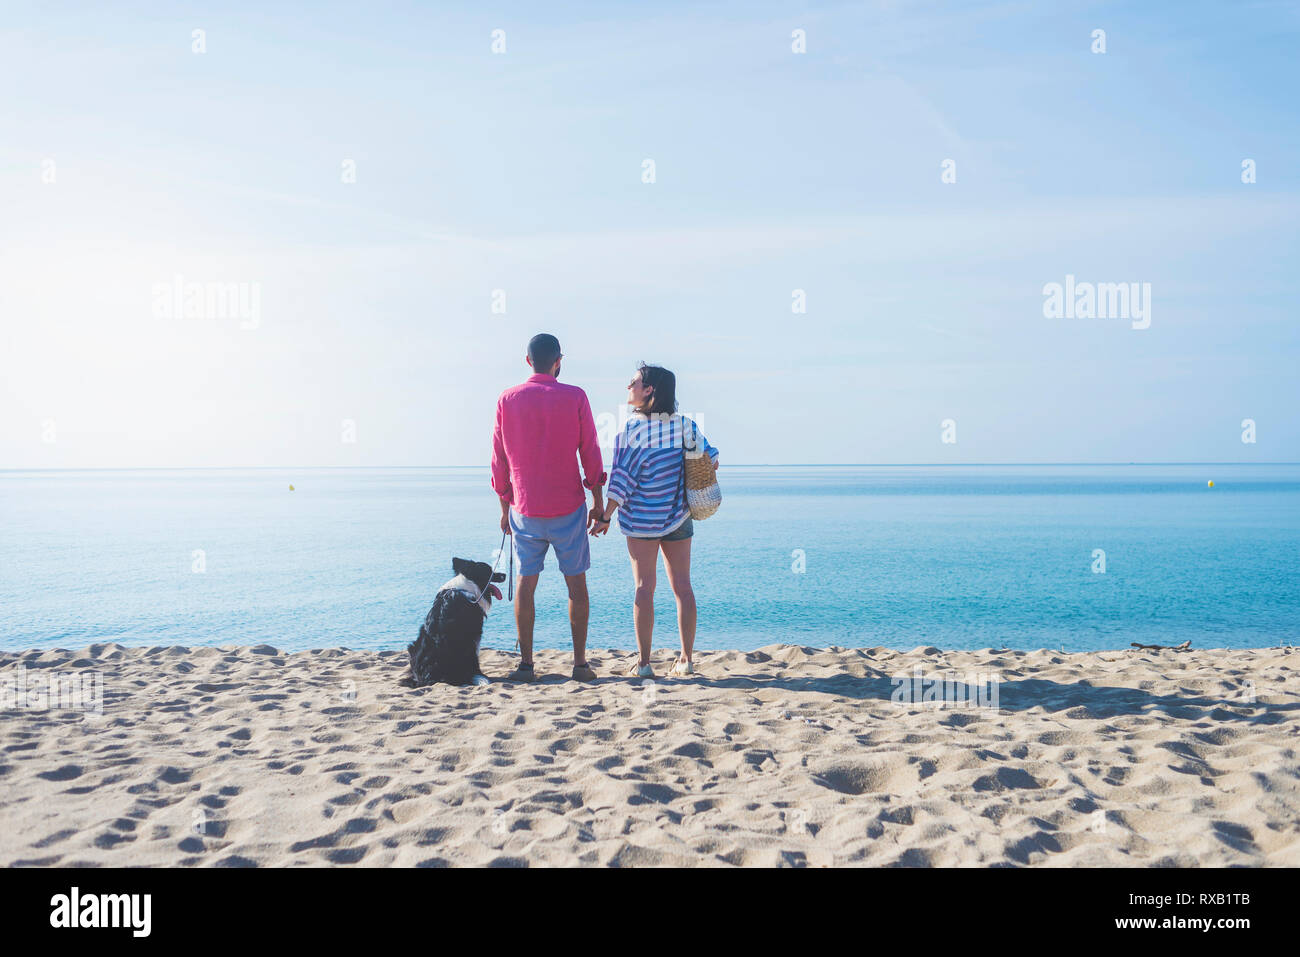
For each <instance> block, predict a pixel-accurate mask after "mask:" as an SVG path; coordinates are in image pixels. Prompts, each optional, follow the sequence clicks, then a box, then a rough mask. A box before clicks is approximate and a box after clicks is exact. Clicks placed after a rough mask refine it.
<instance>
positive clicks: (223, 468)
mask: <svg viewBox="0 0 1300 957" xmlns="http://www.w3.org/2000/svg"><path fill="white" fill-rule="evenodd" d="M1153 465H1161V466H1171V465H1172V466H1192V465H1300V462H1272V461H1270V462H1230V461H1220V462H1210V461H1206V462H740V463H728V466H727V467H728V468H733V469H734V468H742V469H743V468H748V469H755V468H796V469H822V468H825V469H834V468H988V467H991V466H999V467H1014V468H1054V467H1061V466H1082V467H1087V468H1105V467H1108V466H1153ZM490 468H491V466H489V465H90V466H76V465H73V466H45V467H37V468H0V473H5V472H251V471H267V472H270V471H280V472H286V471H302V472H308V471H322V470H325V469H354V470H358V469H373V470H387V471H392V470H395V469H420V470H426V471H427V470H430V469H484V470H490Z"/></svg>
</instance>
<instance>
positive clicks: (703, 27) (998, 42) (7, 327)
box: [0, 2, 1300, 468]
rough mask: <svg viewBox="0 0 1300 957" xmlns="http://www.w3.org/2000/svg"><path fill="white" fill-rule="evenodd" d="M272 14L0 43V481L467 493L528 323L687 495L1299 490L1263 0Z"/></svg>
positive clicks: (1282, 90) (1293, 239) (156, 13)
mask: <svg viewBox="0 0 1300 957" xmlns="http://www.w3.org/2000/svg"><path fill="white" fill-rule="evenodd" d="M277 6H278V7H281V9H277V10H265V9H262V8H261V5H258V4H243V3H231V4H223V5H221V6H220V7H213V6H207V5H197V4H185V3H179V4H119V5H114V7H113V9H112V11H111V12H110V11H106V10H103V9H101V8H100V7H99V5H93V4H85V5H77V4H60V5H57V7H52V6H50V5H44V4H36V3H31V4H28V3H9V4H7V5H6V8H7V11H8V14H7V16H6V17H5V22H4V24H3V26H2V27H0V82H3V83H4V85H5V88H6V89H7V90H9V91H11V92H10V95H8V96H6V97H5V98H4V99H3V100H2V101H0V131H3V135H2V136H0V208H2V209H3V210H4V215H3V217H0V323H2V325H0V377H2V378H3V381H4V390H3V394H0V413H2V414H0V467H10V468H42V467H133V466H256V465H349V464H358V465H465V464H485V463H486V461H487V456H488V452H489V430H490V426H491V416H492V409H493V404H494V400H495V397H496V395H497V393H498V392H499V391H500V390H501V389H502V388H504V387H506V386H507V385H509V384H511V383H513V382H515V381H518V380H519V379H520V378H522V376H523V375H524V374H525V373H526V371H527V370H526V369H525V368H524V367H523V365H522V358H521V357H522V353H523V347H524V344H525V342H526V341H527V339H528V337H529V336H530V335H531V334H532V333H534V332H537V331H543V330H545V331H550V332H554V333H555V334H557V335H558V336H559V337H560V339H561V341H562V343H563V345H564V349H565V353H566V360H565V366H564V371H563V378H565V379H566V380H568V381H571V382H575V383H577V384H579V385H582V386H583V387H584V388H586V389H587V391H588V394H589V395H590V397H591V400H592V405H593V408H595V410H596V411H597V413H603V414H605V415H607V416H608V417H609V419H610V420H612V419H613V418H614V417H615V416H616V415H617V412H618V407H619V403H620V402H621V401H622V398H623V395H624V392H623V386H624V385H625V383H626V382H627V380H628V378H629V377H630V375H631V372H632V371H633V369H634V366H635V363H636V362H637V361H638V360H640V359H646V360H649V361H652V362H660V363H662V364H665V365H667V366H668V367H670V368H672V369H674V370H675V371H676V372H677V373H678V375H679V381H680V384H679V390H678V391H679V398H680V399H681V403H682V407H683V410H684V411H687V412H690V413H692V414H695V415H697V416H698V417H699V419H700V421H701V424H702V426H703V428H704V430H705V432H706V434H708V436H709V438H710V440H711V441H712V442H713V443H714V444H715V445H717V446H718V447H719V448H720V449H721V451H722V455H723V460H724V462H726V461H729V462H733V463H765V462H1110V461H1296V460H1300V423H1298V422H1297V418H1296V414H1295V412H1296V408H1297V405H1298V403H1297V399H1298V398H1300V387H1297V385H1296V382H1297V378H1298V377H1297V375H1296V369H1297V366H1298V365H1300V363H1298V362H1297V360H1298V359H1300V331H1298V330H1300V325H1298V324H1297V292H1298V291H1300V279H1297V275H1300V269H1297V265H1300V256H1298V254H1300V243H1298V242H1297V236H1296V226H1295V224H1296V223H1297V222H1298V221H1300V193H1298V188H1300V124H1297V108H1296V102H1295V100H1296V97H1295V93H1296V90H1297V89H1298V88H1300V82H1298V81H1300V76H1298V73H1300V70H1298V69H1297V67H1296V65H1295V56H1294V50H1295V49H1296V48H1297V45H1298V44H1300V12H1298V7H1297V5H1296V4H1294V3H1235V4H1223V3H1195V2H1192V3H1141V4H1136V3H1134V4H1119V3H1069V2H1062V3H1050V4H1044V3H961V2H957V3H933V4H931V3H853V4H816V3H786V4H776V3H763V2H758V3H727V4H708V3H704V4H678V3H655V4H635V5H634V4H624V5H617V4H608V3H599V4H598V3H589V4H563V3H560V4H547V5H545V9H544V10H543V9H542V8H541V7H542V5H537V4H526V3H518V4H438V5H419V4H398V3H392V4H382V3H381V4H367V5H364V6H359V5H356V4H323V5H313V6H312V8H311V9H310V10H307V9H305V6H304V9H303V11H302V12H300V13H296V14H295V13H288V12H285V10H284V9H283V5H277ZM195 29H202V30H204V31H205V43H206V52H203V53H194V52H193V51H192V43H193V40H192V31H193V30H195ZM1096 29H1103V30H1105V32H1106V52H1105V53H1104V54H1099V53H1093V52H1092V51H1091V47H1092V45H1093V39H1092V32H1093V31H1094V30H1096ZM494 30H503V31H504V32H505V44H506V49H505V52H504V53H501V54H494V53H493V52H492V48H491V46H492V31H494ZM795 30H803V31H804V32H805V35H806V42H807V52H806V53H803V54H796V53H794V52H792V49H791V43H792V39H791V34H792V31H795ZM646 159H652V160H653V161H654V163H655V174H656V177H655V182H654V183H652V184H651V183H644V182H642V169H643V162H644V161H645V160H646ZM1246 159H1251V160H1254V161H1255V164H1256V175H1257V181H1256V182H1255V183H1252V184H1245V183H1243V182H1242V180H1241V171H1242V162H1243V160H1246ZM345 160H352V161H354V162H355V171H356V177H355V179H356V181H355V182H352V183H346V182H343V177H342V176H341V171H342V166H343V163H344V161H345ZM945 160H952V161H954V163H955V169H956V182H955V183H944V182H942V180H941V173H942V164H943V163H944V161H945ZM51 178H52V180H53V181H48V180H50V179H51ZM177 275H180V276H182V277H184V281H185V282H197V283H202V284H223V283H240V284H243V288H245V289H251V288H252V287H254V286H256V288H257V292H258V296H259V300H258V301H259V312H258V318H257V321H256V323H255V324H253V323H240V322H238V321H235V320H232V319H229V318H216V317H209V318H199V319H184V318H177V317H171V318H167V317H160V316H159V315H158V314H157V310H156V308H155V306H156V303H155V299H156V298H157V290H156V287H157V286H158V285H159V284H170V283H172V282H173V280H174V277H176V276H177ZM1067 275H1073V276H1075V277H1076V278H1077V280H1078V281H1080V282H1084V281H1091V282H1138V283H1150V285H1151V325H1150V327H1149V328H1147V329H1140V330H1138V329H1133V328H1131V325H1130V323H1129V322H1128V321H1126V320H1103V319H1054V318H1046V317H1045V316H1044V314H1043V299H1044V296H1043V287H1044V285H1045V284H1047V283H1052V282H1064V281H1065V277H1066V276H1067ZM796 289H801V290H804V293H805V295H806V301H807V311H806V313H802V314H799V313H793V312H792V311H791V303H792V294H793V291H794V290H796ZM493 290H503V291H504V296H505V300H504V301H505V312H504V314H501V313H494V312H493V310H492V303H493V298H492V297H493ZM242 326H250V327H248V328H243V327H242ZM1246 418H1250V419H1253V420H1254V421H1255V422H1256V429H1257V442H1256V443H1254V444H1244V443H1242V441H1241V433H1242V428H1241V422H1242V420H1243V419H1246ZM946 419H952V420H954V421H955V422H956V437H957V441H956V442H955V443H944V442H942V441H941V435H942V429H941V423H942V422H943V421H944V420H946ZM344 420H349V421H350V422H352V423H355V437H356V441H355V442H345V441H342V440H341V439H342V436H343V433H344V430H343V422H344Z"/></svg>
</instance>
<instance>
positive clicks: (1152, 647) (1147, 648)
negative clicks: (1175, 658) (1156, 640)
mask: <svg viewBox="0 0 1300 957" xmlns="http://www.w3.org/2000/svg"><path fill="white" fill-rule="evenodd" d="M1129 644H1130V645H1132V646H1133V647H1134V648H1141V649H1142V650H1143V651H1191V650H1192V643H1191V642H1190V641H1184V642H1183V643H1182V644H1181V645H1139V644H1138V643H1137V642H1136V641H1130V642H1129Z"/></svg>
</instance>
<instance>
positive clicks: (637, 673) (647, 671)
mask: <svg viewBox="0 0 1300 957" xmlns="http://www.w3.org/2000/svg"><path fill="white" fill-rule="evenodd" d="M654 676H655V672H654V669H653V668H651V667H650V666H649V665H643V664H641V663H640V661H639V660H638V661H634V662H633V663H632V667H631V668H629V669H627V672H626V673H625V674H624V675H623V677H625V678H653V677H654Z"/></svg>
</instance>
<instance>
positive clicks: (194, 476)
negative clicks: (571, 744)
mask: <svg viewBox="0 0 1300 957" xmlns="http://www.w3.org/2000/svg"><path fill="white" fill-rule="evenodd" d="M719 478H720V480H721V482H722V484H723V489H724V494H725V498H724V502H723V506H722V509H721V510H720V511H719V512H718V514H717V515H716V516H714V517H713V518H711V519H709V520H708V521H705V522H699V523H697V524H696V536H695V540H694V543H695V544H694V551H693V556H692V558H693V566H694V576H693V577H694V581H695V588H696V594H697V596H698V599H699V606H700V632H699V640H698V646H699V647H701V648H706V649H708V648H739V649H750V648H755V647H758V646H761V645H766V644H772V643H774V642H789V643H795V644H802V645H811V646H817V647H825V646H829V645H841V646H875V645H884V646H887V647H893V648H912V647H916V646H918V645H937V646H939V647H941V648H983V647H988V646H994V647H999V648H1000V647H1003V646H1009V647H1011V648H1024V649H1032V648H1042V647H1048V648H1064V649H1065V650H1067V651H1086V650H1095V649H1107V648H1120V647H1126V646H1127V645H1128V643H1129V642H1130V641H1141V642H1148V643H1151V642H1154V643H1161V644H1170V643H1178V642H1181V641H1184V640H1187V639H1191V641H1192V642H1193V644H1194V645H1195V646H1197V647H1234V648H1235V647H1264V646H1274V645H1277V644H1279V643H1292V642H1296V641H1297V640H1300V466H1295V465H1263V466H1242V465H1213V466H1205V465H1176V466H1138V465H1128V466H996V465H989V466H860V467H859V466H853V467H850V466H826V467H819V466H801V467H786V466H780V467H777V466H773V467H766V466H753V467H742V466H727V465H725V464H724V466H723V469H722V471H721V472H720V473H719ZM1211 479H1213V480H1214V481H1215V487H1214V488H1213V489H1211V488H1208V487H1207V484H1206V483H1207V481H1209V480H1211ZM291 484H292V485H293V486H294V490H293V491H290V488H289V486H290V485H291ZM497 517H498V510H497V505H496V500H495V496H494V495H493V493H492V491H491V489H490V488H489V486H488V475H487V470H486V469H485V468H484V469H472V468H463V469H459V468H458V469H297V470H291V469H248V470H176V471H168V470H143V471H48V472H38V471H7V472H0V528H2V529H3V533H2V537H0V648H5V649H15V648H28V647H65V648H74V647H81V646H84V645H87V644H90V643H92V642H103V641H116V642H121V643H123V644H128V645H164V644H166V645H170V644H182V645H191V646H193V645H218V644H221V645H253V644H272V645H275V646H277V647H279V648H283V649H290V650H293V649H301V648H312V647H326V646H344V647H350V648H399V647H403V646H405V644H406V643H407V642H409V641H410V640H411V639H412V638H413V637H414V636H415V634H416V631H417V630H418V627H419V624H420V622H421V621H422V620H423V617H424V614H425V612H426V611H427V609H428V606H429V605H430V603H431V602H432V600H433V595H434V592H435V591H436V590H437V588H438V586H439V585H440V584H442V583H443V582H444V581H445V580H446V579H448V578H449V577H451V558H452V556H453V555H460V556H464V557H469V558H478V559H488V560H491V557H492V554H493V551H494V549H496V547H497V545H498V543H499V539H500V531H499V529H498V525H497ZM1096 550H1101V551H1103V552H1104V572H1103V571H1100V568H1101V567H1102V566H1101V563H1100V560H1099V557H1098V556H1096V555H1095V552H1096ZM589 581H590V587H591V594H592V621H591V638H590V642H591V645H592V647H593V648H607V647H616V648H631V647H633V639H632V631H631V602H632V585H631V573H630V570H629V565H628V559H627V551H626V548H625V545H624V541H623V538H622V536H621V535H619V534H618V532H617V530H614V531H611V533H610V534H609V536H608V537H606V538H602V539H599V540H597V541H595V542H594V543H593V567H592V571H591V573H590V576H589ZM657 616H658V625H657V629H656V646H657V647H660V648H665V647H669V646H672V645H675V643H676V623H675V611H674V607H673V603H672V598H671V594H670V593H669V592H668V590H667V585H666V581H664V580H661V583H660V594H659V601H658V606H657ZM537 643H538V645H539V646H540V647H551V648H557V647H566V646H567V645H568V623H567V620H566V617H565V610H564V587H563V581H562V579H561V578H560V576H559V574H558V570H557V569H556V568H555V565H554V560H553V558H552V559H549V560H548V568H547V571H546V572H544V573H543V576H542V584H541V588H540V590H539V594H538V626H537ZM485 644H486V645H487V646H490V647H494V648H510V647H513V644H514V626H513V621H512V620H511V618H510V614H509V609H508V608H506V607H504V606H502V605H500V604H499V605H498V607H497V608H496V609H495V610H494V612H493V614H492V616H491V618H490V620H489V621H488V623H487V626H486V629H485Z"/></svg>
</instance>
